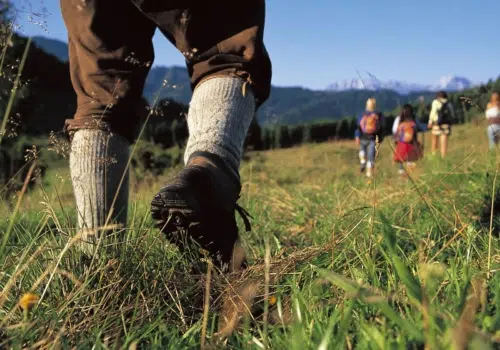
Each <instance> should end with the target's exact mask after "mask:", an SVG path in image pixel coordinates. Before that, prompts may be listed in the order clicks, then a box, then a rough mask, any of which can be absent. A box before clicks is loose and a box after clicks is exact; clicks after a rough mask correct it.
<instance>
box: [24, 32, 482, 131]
mask: <svg viewBox="0 0 500 350" xmlns="http://www.w3.org/2000/svg"><path fill="white" fill-rule="evenodd" d="M33 42H34V43H35V45H36V46H38V47H39V48H40V49H42V50H43V51H45V52H46V53H48V54H51V55H53V56H56V57H57V58H58V59H59V60H61V61H62V62H67V61H68V49H67V44H66V43H64V42H62V41H59V40H55V39H50V38H46V37H40V36H37V37H34V38H33ZM473 85H474V84H473V83H472V82H471V81H470V80H469V79H467V78H464V77H457V76H453V75H451V76H446V77H443V78H441V79H440V80H439V81H438V82H437V83H435V84H429V85H425V84H413V83H406V82H401V81H395V80H391V81H387V82H382V81H380V80H378V79H376V78H374V77H370V78H369V79H360V78H356V79H352V80H345V81H342V82H338V83H333V84H330V85H329V86H328V87H327V88H325V89H324V90H312V89H308V88H304V87H275V86H273V87H272V89H271V96H270V97H269V99H268V101H266V103H265V104H264V105H263V106H262V108H260V109H259V112H258V115H257V120H258V121H259V122H260V123H261V124H270V123H284V124H295V123H308V122H313V121H318V120H328V119H338V118H343V117H347V116H353V115H356V114H358V113H359V112H360V111H361V110H362V109H363V108H364V104H365V101H366V99H367V98H369V97H375V98H377V101H378V107H379V109H381V110H392V109H394V108H396V107H397V106H399V105H400V104H401V103H406V102H413V101H415V100H417V99H418V98H419V97H420V96H423V97H424V98H425V99H426V100H429V99H431V98H432V97H433V96H434V94H435V92H436V91H437V90H446V91H460V90H463V89H468V88H470V87H472V86H473ZM144 97H145V98H146V99H147V100H148V102H150V103H151V102H153V100H155V98H156V97H158V98H160V99H163V98H171V99H174V100H176V101H178V102H181V103H184V104H188V103H189V101H190V99H191V88H190V80H189V76H188V72H187V70H186V68H185V67H179V66H172V67H165V66H154V67H152V69H151V71H150V73H149V75H148V77H147V80H146V83H145V87H144Z"/></svg>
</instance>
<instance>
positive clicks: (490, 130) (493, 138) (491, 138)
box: [486, 125, 500, 151]
mask: <svg viewBox="0 0 500 350" xmlns="http://www.w3.org/2000/svg"><path fill="white" fill-rule="evenodd" d="M486 132H487V134H488V144H489V147H490V151H493V150H494V149H495V147H496V145H497V144H498V133H499V132H500V127H497V126H496V125H488V127H487V129H486Z"/></svg>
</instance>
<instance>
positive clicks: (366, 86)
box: [326, 75, 474, 95]
mask: <svg viewBox="0 0 500 350" xmlns="http://www.w3.org/2000/svg"><path fill="white" fill-rule="evenodd" d="M473 86H474V83H473V82H472V81H471V80H469V79H467V78H464V77H458V76H454V75H448V76H444V77H442V78H441V79H439V81H437V82H436V83H435V84H417V83H408V82H404V81H398V80H389V81H380V80H378V79H377V78H374V77H370V78H368V79H362V78H355V79H350V80H344V81H341V82H336V83H333V84H330V85H328V86H327V88H326V90H328V91H346V90H370V91H377V90H393V91H396V92H398V93H400V94H402V95H406V94H409V93H411V92H421V91H434V92H436V91H439V90H444V91H451V92H456V91H462V90H465V89H470V88H471V87H473Z"/></svg>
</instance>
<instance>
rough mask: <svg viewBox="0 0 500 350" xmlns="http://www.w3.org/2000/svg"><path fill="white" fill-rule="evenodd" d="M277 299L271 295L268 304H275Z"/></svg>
mask: <svg viewBox="0 0 500 350" xmlns="http://www.w3.org/2000/svg"><path fill="white" fill-rule="evenodd" d="M277 301H278V299H276V297H275V296H274V295H271V296H270V297H269V305H274V304H276V302H277Z"/></svg>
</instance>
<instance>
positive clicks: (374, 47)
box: [13, 0, 500, 89]
mask: <svg viewBox="0 0 500 350" xmlns="http://www.w3.org/2000/svg"><path fill="white" fill-rule="evenodd" d="M124 1H125V0H124ZM162 1H168V0H162ZM240 1H241V0H240ZM13 2H14V4H15V5H16V6H17V7H18V8H20V9H23V11H25V12H21V13H20V14H19V19H18V23H19V24H20V25H21V26H22V29H21V32H22V33H24V34H25V35H45V36H48V37H52V38H57V39H60V40H63V41H67V39H66V29H65V27H64V23H63V21H62V18H61V15H60V12H59V0H13ZM28 12H35V13H36V12H39V13H40V12H42V13H45V15H44V18H43V19H41V18H37V17H35V16H31V17H32V19H31V20H30V18H29V16H30V15H29V13H28ZM499 16H500V1H498V0H440V1H435V0H434V1H432V0H419V1H410V0H377V1H375V0H267V22H266V32H265V42H266V45H267V47H268V51H269V53H270V55H271V59H272V61H273V84H274V85H278V86H291V85H294V86H296V85H300V86H305V87H309V88H313V89H322V88H324V87H326V86H327V85H328V84H330V83H331V82H335V81H339V80H343V79H351V78H356V77H357V73H356V69H359V70H360V71H361V72H366V71H368V72H370V73H371V74H373V75H375V76H376V77H377V78H378V79H380V80H389V79H394V80H402V81H408V82H414V83H434V82H436V81H437V80H439V78H440V77H442V76H445V75H450V74H454V75H459V76H465V77H467V78H469V79H471V80H473V81H475V82H480V81H487V80H488V79H489V78H496V77H497V76H498V75H499V74H500V71H499V68H500V64H499V63H498V62H499V59H500V45H498V28H499V23H500V22H499V20H498V18H499ZM41 20H45V21H46V25H45V28H42V26H41V25H40V24H37V23H35V22H40V21H41ZM45 30H46V31H47V32H46V31H45ZM154 42H155V51H156V60H155V64H156V65H183V64H184V61H183V57H182V56H181V55H180V53H178V52H177V51H176V50H175V48H173V47H172V46H171V45H170V43H169V42H168V41H167V40H166V39H164V38H163V36H162V35H161V34H160V33H159V32H157V34H156V36H155V39H154ZM363 74H364V73H362V75H363ZM365 76H366V75H364V76H363V77H365Z"/></svg>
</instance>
